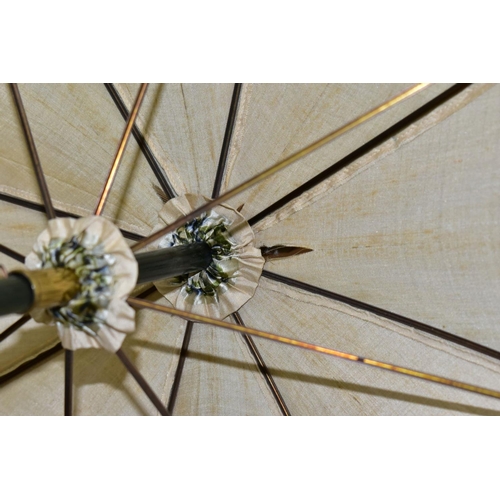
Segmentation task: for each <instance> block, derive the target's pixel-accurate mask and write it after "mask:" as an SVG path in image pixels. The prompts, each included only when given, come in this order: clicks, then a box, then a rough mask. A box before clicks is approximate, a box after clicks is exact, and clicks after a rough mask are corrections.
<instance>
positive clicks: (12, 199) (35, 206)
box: [0, 193, 145, 241]
mask: <svg viewBox="0 0 500 500" xmlns="http://www.w3.org/2000/svg"><path fill="white" fill-rule="evenodd" d="M0 201H5V202H7V203H12V204H13V205H18V206H20V207H24V208H28V209H30V210H34V211H35V212H41V213H44V212H45V209H44V206H43V205H41V204H40V203H35V202H33V201H28V200H24V199H23V198H17V197H16V196H11V195H10V194H5V193H0ZM55 212H56V216H57V217H72V218H73V219H79V218H80V217H82V215H76V214H72V213H70V212H65V211H63V210H58V209H56V211H55ZM118 229H120V228H118ZM120 232H121V233H122V234H123V236H124V237H125V238H128V239H129V240H134V241H140V240H142V239H144V238H145V236H143V235H141V234H137V233H131V232H130V231H126V230H125V229H120Z"/></svg>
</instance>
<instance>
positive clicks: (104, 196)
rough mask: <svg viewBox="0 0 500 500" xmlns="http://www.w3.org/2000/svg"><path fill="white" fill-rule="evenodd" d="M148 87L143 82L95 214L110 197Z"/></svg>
mask: <svg viewBox="0 0 500 500" xmlns="http://www.w3.org/2000/svg"><path fill="white" fill-rule="evenodd" d="M147 88H148V84H147V83H142V84H141V86H140V88H139V92H138V93H137V98H136V100H135V103H134V107H133V108H132V111H131V113H130V116H129V119H128V121H127V125H126V126H125V130H124V131H123V135H122V138H121V140H120V144H119V146H118V149H117V151H116V155H115V159H114V161H113V164H112V165H111V168H110V170H109V173H108V178H107V179H106V182H105V184H104V187H103V188H102V192H101V195H100V196H99V201H98V202H97V207H96V209H95V212H94V214H95V215H101V214H102V211H103V210H104V205H105V204H106V201H107V199H108V196H109V193H110V190H111V186H112V185H113V182H114V180H115V176H116V173H117V172H118V167H119V166H120V163H121V161H122V157H123V153H124V152H125V148H126V147H127V143H128V140H129V138H130V134H131V133H132V127H133V126H134V122H135V119H136V118H137V114H138V113H139V109H140V107H141V104H142V101H143V99H144V95H145V94H146V90H147Z"/></svg>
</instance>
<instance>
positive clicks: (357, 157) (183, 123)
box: [0, 84, 500, 415]
mask: <svg viewBox="0 0 500 500" xmlns="http://www.w3.org/2000/svg"><path fill="white" fill-rule="evenodd" d="M412 88H415V87H414V86H412V84H370V85H367V84H359V85H356V84H349V85H346V84H311V85H304V84H300V85H292V84H282V85H281V84H279V85H278V84H265V85H257V84H243V85H239V84H237V85H233V84H208V85H200V84H182V85H178V84H163V85H150V86H149V88H148V90H147V93H146V95H145V97H144V102H143V104H142V107H141V108H140V111H139V113H138V117H137V121H136V126H135V129H134V138H131V139H130V141H129V143H128V145H127V148H126V151H125V153H124V155H123V160H122V163H121V165H120V167H119V170H118V173H117V175H116V179H115V182H114V184H113V186H112V188H111V191H110V195H109V198H108V200H107V204H106V206H105V208H104V210H103V212H102V215H103V216H104V217H105V218H106V219H109V220H110V221H112V222H114V223H115V224H116V226H117V227H118V228H120V229H121V230H122V231H123V234H124V236H125V237H126V238H127V241H128V242H129V244H130V245H133V244H136V243H137V242H138V241H140V240H141V238H144V237H146V236H148V235H149V234H151V233H152V232H153V229H154V228H155V226H157V225H158V223H159V213H160V211H161V210H162V208H163V207H164V205H165V203H166V202H167V201H168V200H169V199H174V198H179V197H182V196H184V195H186V194H193V195H201V197H206V198H208V199H212V198H217V197H218V196H219V195H221V194H224V193H226V192H229V191H230V190H232V189H234V188H236V187H237V186H239V185H241V184H242V183H244V182H245V181H247V180H248V179H250V178H252V177H254V176H256V175H258V174H260V173H262V172H265V171H267V169H269V168H270V167H272V166H273V165H279V164H280V163H282V162H283V160H285V159H286V158H289V157H291V156H293V155H295V154H296V153H297V152H300V151H305V150H307V148H309V147H310V145H312V144H315V143H316V141H318V140H320V139H322V138H324V137H328V136H329V135H331V134H332V133H333V132H335V131H341V132H342V133H341V134H339V135H338V137H333V138H332V140H329V141H328V142H327V143H326V144H325V145H324V146H322V147H321V148H317V149H315V150H314V151H311V152H308V154H304V156H302V157H301V158H298V159H297V160H296V161H294V162H293V163H291V164H290V165H288V166H286V168H283V169H279V171H277V172H275V173H273V174H272V175H269V176H268V177H267V178H265V179H263V180H261V181H259V182H256V183H255V184H254V185H252V186H251V187H248V189H245V190H244V191H242V192H240V193H238V194H236V195H235V196H233V197H231V198H230V199H229V200H227V201H225V202H224V203H225V204H227V205H229V206H230V207H233V208H234V209H237V210H238V212H239V213H240V214H241V215H242V216H243V217H244V218H245V219H246V220H247V222H248V223H249V225H250V226H251V228H252V230H253V232H254V234H255V242H254V245H255V247H256V248H258V249H261V248H263V247H265V248H273V247H298V248H300V249H308V250H312V251H309V252H307V253H305V252H304V253H302V252H301V251H298V252H294V251H290V250H289V251H286V249H281V250H276V253H277V254H278V255H277V256H278V257H281V258H277V259H268V260H266V263H265V265H264V270H263V272H262V276H261V277H260V279H258V282H257V285H256V288H255V291H254V293H253V292H252V293H253V296H252V297H251V298H250V299H249V300H248V301H247V302H245V303H244V305H242V306H238V309H237V312H236V314H229V316H227V317H225V319H224V321H226V322H229V323H233V324H239V325H240V326H241V325H246V326H247V327H250V328H253V329H256V330H261V331H264V332H270V333H273V334H277V335H281V336H284V337H289V338H292V339H297V340H301V341H303V342H307V343H310V344H315V345H320V346H324V347H326V348H329V349H333V350H337V351H342V352H346V353H352V354H354V355H357V356H358V357H360V358H361V361H363V360H364V359H365V358H366V359H373V360H378V361H381V362H385V363H388V364H391V365H396V366H400V367H405V368H409V369H412V370H414V371H416V372H424V373H428V374H432V375H436V376H438V377H443V378H446V379H451V380H454V381H460V382H464V383H466V384H471V385H473V386H479V387H484V388H487V389H491V390H493V391H500V326H499V325H500V310H499V307H498V304H499V298H500V266H499V263H500V197H499V194H500V169H499V168H498V167H499V164H498V163H499V160H498V158H500V141H499V139H500V122H499V119H498V117H499V116H500V113H499V111H500V86H498V85H490V84H472V85H459V84H457V85H453V84H432V85H428V86H425V87H423V88H418V89H417V90H415V92H412V93H411V94H410V95H408V96H406V97H405V98H404V99H400V100H398V99H396V100H395V98H397V97H398V96H401V95H402V93H403V92H405V91H407V90H408V89H412ZM138 89H139V85H135V84H131V85H128V84H116V85H110V84H108V85H106V86H105V85H98V84H95V85H76V84H70V85H31V84H30V85H19V90H20V93H21V95H22V100H23V102H24V107H25V109H26V114H27V117H28V120H29V124H30V127H31V131H32V134H33V138H34V141H35V143H36V147H37V150H38V155H39V157H40V163H41V165H42V168H43V172H44V174H45V178H46V181H47V185H48V190H49V193H50V196H51V198H52V201H53V205H54V207H55V209H56V212H57V215H58V216H59V217H73V218H74V217H85V216H90V215H92V214H93V213H94V210H95V207H96V205H97V203H98V200H99V196H100V193H101V191H102V189H103V185H104V183H105V181H106V178H107V175H108V171H109V168H110V166H111V164H112V163H113V159H114V157H115V153H116V150H117V146H118V144H119V143H120V138H121V136H122V134H123V130H124V127H125V124H126V119H127V118H128V115H129V112H130V110H131V109H132V108H133V106H134V102H135V99H136V95H137V93H138ZM0 103H1V106H2V113H1V114H0V131H1V133H0V162H1V170H0V172H1V173H0V207H1V210H2V212H1V213H2V219H1V223H0V243H1V245H2V247H0V249H1V250H2V253H0V263H1V264H2V265H3V266H4V267H5V268H6V269H7V270H8V271H11V270H13V269H16V268H22V267H23V264H22V263H21V262H20V261H22V260H23V257H24V256H26V255H28V254H29V253H30V252H31V250H32V247H33V245H34V243H35V241H36V239H37V236H38V235H39V234H40V233H42V231H43V230H44V229H45V227H46V226H47V217H46V214H45V211H44V207H43V200H42V197H41V195H40V189H39V184H38V182H37V178H36V176H35V172H34V169H33V165H32V160H31V157H30V154H29V149H28V147H27V143H26V137H25V134H24V132H23V128H22V126H21V123H20V120H19V115H18V111H17V109H16V104H15V100H14V97H13V94H12V92H11V89H10V87H9V86H8V85H4V86H2V87H1V88H0ZM386 103H389V104H390V105H387V106H386V107H385V108H386V109H385V108H384V109H382V108H381V106H382V105H384V104H386ZM373 110H377V112H376V113H373V116H372V115H369V113H370V112H371V111H373ZM363 117H365V118H366V119H363V120H359V119H360V118H363ZM349 124H352V126H351V125H349ZM264 253H265V251H264ZM275 256H276V255H275ZM150 286H151V285H150V284H144V285H140V288H137V289H136V290H135V292H134V293H133V294H132V295H135V296H136V295H140V294H141V293H142V295H143V296H144V299H147V300H148V301H153V302H155V303H156V304H158V305H160V306H166V307H167V306H169V305H170V303H169V302H168V301H167V299H166V298H165V297H163V296H162V295H161V294H160V293H159V292H158V291H154V290H151V288H150ZM228 293H230V292H228ZM20 318H21V317H20V316H19V315H17V316H16V315H9V316H4V317H1V318H0V328H1V331H2V332H4V333H3V334H0V339H1V342H0V382H1V385H0V413H1V414H3V415H6V414H9V415H24V414H28V415H60V414H62V413H63V409H64V372H65V355H64V350H63V349H62V347H61V346H60V339H59V337H58V335H57V331H56V329H55V327H54V326H48V325H43V324H40V323H36V322H34V321H33V320H28V319H27V320H24V319H22V318H21V319H20ZM122 347H123V352H125V353H126V354H127V356H128V358H129V359H130V360H131V362H132V363H133V365H134V366H135V367H136V368H137V370H139V372H140V373H141V374H142V375H143V377H144V379H145V380H146V381H147V382H148V383H149V385H150V386H151V388H152V390H153V391H154V393H155V394H156V395H157V396H158V398H159V399H160V401H161V403H162V404H163V405H165V407H167V408H168V410H169V412H171V413H172V414H174V415H281V414H291V415H358V414H359V415H410V414H417V415H421V414H425V415H428V414H429V415H430V414H432V415H434V414H500V401H499V400H498V399H495V398H491V397H488V396H485V395H482V394H475V393H472V392H469V391H466V390H462V389H459V388H456V387H448V386H445V385H442V384H437V383H433V382H430V381H428V380H420V379H418V378H415V377H410V376H407V375H404V374H401V373H394V372H391V371H390V370H383V369H380V368H378V367H376V366H367V365H366V363H359V362H357V363H356V362H351V361H348V360H344V359H336V358H334V357H331V356H328V355H325V354H322V353H319V352H314V351H310V350H306V349H302V348H299V347H296V346H290V345H284V344H282V343H277V342H272V341H269V340H266V339H262V338H253V340H251V339H250V337H249V336H247V335H244V334H243V335H242V333H240V332H236V331H229V330H224V329H221V328H219V327H216V326H214V325H207V324H203V322H199V321H197V322H190V321H189V322H187V321H186V320H185V319H183V318H181V317H176V316H171V315H168V314H165V313H163V312H157V311H153V310H144V309H143V310H140V311H138V312H137V315H136V327H135V331H134V332H133V333H131V334H129V335H127V336H126V339H125V341H124V343H123V346H122ZM73 384H74V390H73V398H72V411H73V413H74V414H79V415H87V414H90V415H144V414H146V415H150V414H157V413H158V410H157V408H155V406H154V405H153V404H152V402H151V401H150V399H149V398H148V396H147V395H146V394H145V393H144V392H143V390H142V388H141V387H140V386H139V385H138V384H137V383H136V380H134V377H133V376H132V375H131V373H129V371H127V369H126V367H125V366H124V365H123V363H122V362H121V361H120V359H119V358H118V357H117V356H114V355H112V354H111V353H109V352H107V351H105V350H101V349H92V348H91V349H81V350H78V351H76V352H75V353H74V367H73Z"/></svg>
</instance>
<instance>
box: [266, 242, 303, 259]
mask: <svg viewBox="0 0 500 500" xmlns="http://www.w3.org/2000/svg"><path fill="white" fill-rule="evenodd" d="M260 251H261V252H262V257H264V259H265V260H266V262H267V261H268V260H274V259H284V258H286V257H295V256H296V255H301V254H303V253H309V252H312V251H313V250H312V248H303V247H292V246H286V245H275V246H273V247H260Z"/></svg>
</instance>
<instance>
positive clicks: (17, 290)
mask: <svg viewBox="0 0 500 500" xmlns="http://www.w3.org/2000/svg"><path fill="white" fill-rule="evenodd" d="M32 303H33V291H32V289H31V284H30V282H29V281H28V280H27V279H26V278H24V277H23V276H19V275H17V274H14V275H11V276H8V277H7V278H4V279H0V316H3V315H5V314H21V313H24V312H26V311H28V310H29V309H30V308H31V304H32Z"/></svg>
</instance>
